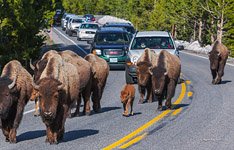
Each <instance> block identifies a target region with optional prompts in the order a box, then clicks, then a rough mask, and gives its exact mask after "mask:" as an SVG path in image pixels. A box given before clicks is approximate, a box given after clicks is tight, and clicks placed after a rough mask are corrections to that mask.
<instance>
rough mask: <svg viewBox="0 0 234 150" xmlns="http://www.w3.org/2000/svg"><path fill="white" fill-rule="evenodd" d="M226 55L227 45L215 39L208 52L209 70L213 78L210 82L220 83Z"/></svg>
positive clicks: (227, 51) (227, 52)
mask: <svg viewBox="0 0 234 150" xmlns="http://www.w3.org/2000/svg"><path fill="white" fill-rule="evenodd" d="M228 55H229V50H228V49H227V47H226V46H225V45H223V44H222V43H221V42H219V41H218V40H217V41H216V42H215V43H214V45H213V48H212V50H211V51H210V52H209V60H210V70H211V74H212V78H213V79H212V84H220V83H221V81H222V76H223V75H224V67H225V64H226V61H227V58H228Z"/></svg>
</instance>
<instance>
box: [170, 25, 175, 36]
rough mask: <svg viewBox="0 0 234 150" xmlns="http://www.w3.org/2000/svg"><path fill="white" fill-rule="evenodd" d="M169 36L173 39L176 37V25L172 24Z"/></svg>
mask: <svg viewBox="0 0 234 150" xmlns="http://www.w3.org/2000/svg"><path fill="white" fill-rule="evenodd" d="M171 36H172V38H173V39H176V25H175V24H173V25H172V27H171Z"/></svg>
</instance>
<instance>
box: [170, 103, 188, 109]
mask: <svg viewBox="0 0 234 150" xmlns="http://www.w3.org/2000/svg"><path fill="white" fill-rule="evenodd" d="M187 106H189V104H177V105H173V107H172V110H176V109H179V108H181V107H187Z"/></svg>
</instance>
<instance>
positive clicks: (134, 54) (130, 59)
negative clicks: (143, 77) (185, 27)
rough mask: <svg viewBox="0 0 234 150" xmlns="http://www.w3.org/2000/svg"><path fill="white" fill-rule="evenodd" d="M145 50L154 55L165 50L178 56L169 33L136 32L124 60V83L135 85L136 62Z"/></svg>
mask: <svg viewBox="0 0 234 150" xmlns="http://www.w3.org/2000/svg"><path fill="white" fill-rule="evenodd" d="M145 48H150V49H152V50H154V51H155V52H156V53H159V52H160V51H161V50H163V49H164V50H167V51H168V52H170V53H171V54H174V55H177V56H179V51H178V49H176V46H175V43H174V40H173V39H172V37H171V35H170V33H169V32H165V31H142V32H137V33H136V34H135V36H134V37H133V39H132V41H131V43H130V46H129V50H128V54H127V59H126V66H125V78H126V83H129V84H133V83H137V76H136V66H135V64H136V62H137V60H138V58H139V57H140V56H141V54H142V53H143V52H144V49H145Z"/></svg>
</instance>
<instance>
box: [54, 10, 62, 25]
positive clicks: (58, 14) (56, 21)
mask: <svg viewBox="0 0 234 150" xmlns="http://www.w3.org/2000/svg"><path fill="white" fill-rule="evenodd" d="M61 19H62V14H61V12H59V11H58V12H56V13H55V15H54V16H53V25H55V26H59V25H61Z"/></svg>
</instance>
